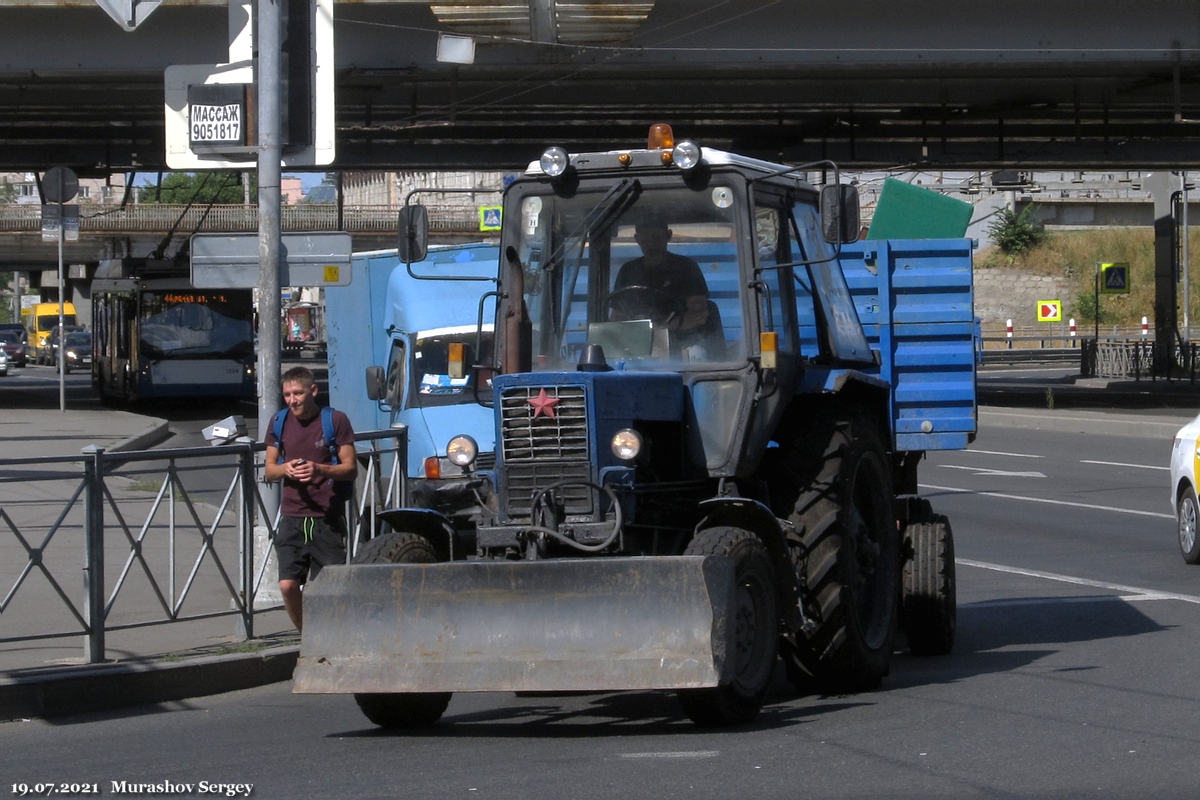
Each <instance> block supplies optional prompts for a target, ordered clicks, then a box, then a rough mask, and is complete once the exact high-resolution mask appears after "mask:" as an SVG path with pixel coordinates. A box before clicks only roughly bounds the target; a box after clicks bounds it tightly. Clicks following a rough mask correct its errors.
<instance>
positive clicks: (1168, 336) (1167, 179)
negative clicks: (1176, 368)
mask: <svg viewBox="0 0 1200 800" xmlns="http://www.w3.org/2000/svg"><path fill="white" fill-rule="evenodd" d="M1171 178H1172V175H1171V173H1170V172H1154V173H1152V174H1150V175H1148V176H1146V180H1145V182H1144V183H1143V185H1144V186H1145V187H1146V188H1147V189H1149V190H1150V193H1151V195H1152V196H1153V197H1154V344H1155V347H1154V365H1153V369H1154V374H1155V375H1169V374H1170V373H1171V367H1172V364H1173V363H1174V360H1175V332H1176V329H1177V328H1178V324H1177V322H1178V319H1177V312H1176V302H1175V252H1174V248H1173V246H1172V242H1173V240H1174V236H1173V233H1174V227H1175V220H1174V219H1173V218H1172V213H1171V206H1172V203H1171V192H1172V190H1173V188H1174V187H1173V186H1172V185H1171Z"/></svg>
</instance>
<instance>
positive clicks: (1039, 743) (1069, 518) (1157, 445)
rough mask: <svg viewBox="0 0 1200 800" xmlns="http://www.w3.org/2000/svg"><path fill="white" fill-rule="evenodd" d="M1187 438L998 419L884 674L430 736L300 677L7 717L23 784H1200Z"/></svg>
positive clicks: (751, 793) (540, 713)
mask: <svg viewBox="0 0 1200 800" xmlns="http://www.w3.org/2000/svg"><path fill="white" fill-rule="evenodd" d="M1169 447H1170V443H1169V441H1167V440H1165V439H1163V438H1157V439H1147V438H1135V437H1119V436H1097V435H1086V436H1082V435H1079V434H1066V433H1056V432H1052V431H1029V430H1018V429H1012V428H993V427H988V426H984V428H983V429H982V430H981V433H980V436H979V438H978V441H977V442H976V443H975V445H974V446H973V448H972V449H971V450H970V451H967V452H958V453H946V454H939V455H934V456H932V457H931V458H930V459H929V460H928V461H927V462H926V463H925V464H924V465H923V471H922V483H923V485H924V488H923V492H924V493H926V494H927V495H928V496H929V497H930V498H931V499H932V500H933V502H934V505H935V508H937V509H938V510H939V511H941V512H943V513H946V514H948V515H949V517H950V519H951V521H952V523H953V526H954V531H955V536H956V545H957V548H958V558H959V566H958V575H959V582H958V589H959V624H960V629H959V640H958V643H957V646H956V648H955V652H954V653H953V654H951V655H950V656H947V657H943V658H915V657H912V656H910V655H908V654H907V653H906V652H904V651H903V650H901V651H900V652H898V653H897V656H896V658H895V660H894V665H893V671H892V674H891V675H890V676H889V677H888V678H887V680H886V681H885V683H884V686H883V688H882V689H880V690H879V691H876V692H871V693H866V694H860V695H852V696H840V697H814V696H807V697H797V696H796V695H795V694H794V693H793V692H791V691H790V689H789V688H788V687H787V686H786V684H785V683H784V682H783V681H779V682H778V684H777V687H776V691H775V692H774V693H773V694H772V696H771V698H770V702H769V703H768V706H767V708H766V709H765V710H764V713H763V714H762V715H761V717H760V718H759V720H758V721H757V722H756V723H755V724H754V725H751V726H748V727H745V728H741V729H736V730H728V731H717V732H709V731H701V730H698V729H696V728H694V727H693V726H692V725H691V724H690V723H689V722H687V720H686V719H685V718H684V717H683V715H682V714H681V712H680V711H679V709H678V707H677V705H676V702H675V700H674V698H673V697H671V696H670V695H669V694H665V693H654V692H638V693H616V694H611V693H610V694H577V695H566V696H514V695H511V694H479V695H457V696H456V697H455V698H454V700H453V701H452V703H451V705H450V708H449V710H448V712H447V714H446V716H445V718H444V719H443V721H442V722H441V723H440V724H439V725H438V726H436V727H435V728H434V729H432V730H430V731H428V732H425V733H421V734H416V735H395V734H387V733H383V732H381V731H378V730H376V729H374V728H373V727H372V726H371V725H370V724H369V723H367V722H366V720H365V719H364V718H363V717H362V716H361V715H360V714H359V712H358V710H357V708H356V706H355V705H354V702H353V700H352V699H351V698H349V697H345V696H297V695H291V694H290V693H289V692H288V687H287V686H286V685H275V686H270V687H264V688H261V689H255V690H249V691H244V692H237V693H232V694H227V695H220V696H215V697H208V698H200V699H196V700H192V701H188V702H185V703H176V704H170V705H164V706H155V707H144V708H138V709H130V710H127V711H125V712H121V713H110V714H102V715H90V716H86V717H76V718H69V719H59V720H55V721H52V722H47V721H38V720H34V721H23V722H12V723H8V724H3V725H0V773H2V774H3V775H5V776H6V777H5V782H6V783H14V782H26V783H29V784H33V783H35V782H51V781H53V782H85V783H96V784H98V785H99V787H100V789H101V792H102V793H103V794H106V795H111V794H115V793H116V792H115V791H114V787H113V785H112V782H113V781H122V780H124V781H130V782H139V783H142V782H145V783H160V782H163V781H170V782H173V783H176V784H180V783H184V784H186V783H191V784H194V785H196V786H194V787H193V789H192V790H191V791H190V792H181V793H180V794H181V795H182V794H187V793H190V794H197V793H199V789H198V784H199V782H200V781H208V782H210V783H213V782H228V783H253V784H254V788H253V796H255V797H260V798H276V797H280V798H283V797H287V798H297V799H299V798H328V797H354V798H446V797H467V798H474V797H492V798H525V797H532V796H538V797H543V796H544V797H572V798H605V800H611V798H616V797H620V798H623V797H653V798H662V799H664V800H665V798H729V797H762V798H774V797H779V798H783V797H788V798H794V797H796V796H810V797H823V798H824V797H830V798H840V797H847V798H849V797H856V798H857V797H864V796H867V797H920V798H929V797H953V798H962V797H1055V798H1064V797H1158V798H1171V797H1193V796H1195V794H1196V791H1195V778H1194V773H1195V768H1194V766H1193V764H1194V760H1195V753H1196V751H1197V747H1198V745H1200V713H1198V712H1200V684H1198V682H1197V680H1196V674H1197V668H1196V663H1197V658H1196V645H1195V642H1196V641H1197V634H1198V633H1200V571H1197V570H1196V569H1195V568H1190V567H1187V566H1186V565H1184V563H1183V561H1182V559H1181V558H1180V556H1179V553H1178V549H1177V546H1176V544H1175V541H1174V527H1173V522H1172V519H1171V513H1170V509H1169V506H1168V504H1167V500H1166V497H1167V483H1168V480H1167V473H1166V471H1165V470H1163V469H1162V468H1163V467H1165V466H1166V464H1167V458H1168V452H1169Z"/></svg>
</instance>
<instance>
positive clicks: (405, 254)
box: [396, 206, 429, 264]
mask: <svg viewBox="0 0 1200 800" xmlns="http://www.w3.org/2000/svg"><path fill="white" fill-rule="evenodd" d="M399 229H400V239H399V241H398V242H397V243H396V251H397V253H398V254H399V256H400V260H401V261H403V262H404V263H405V264H413V263H416V262H417V261H424V260H425V256H426V255H427V254H428V253H429V210H428V209H427V208H425V206H405V207H404V208H402V209H400V224H399Z"/></svg>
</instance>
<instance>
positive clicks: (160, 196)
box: [142, 172, 258, 205]
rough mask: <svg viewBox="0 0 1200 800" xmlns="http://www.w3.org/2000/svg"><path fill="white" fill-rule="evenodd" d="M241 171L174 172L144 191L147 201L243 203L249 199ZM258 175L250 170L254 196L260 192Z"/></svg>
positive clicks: (167, 202)
mask: <svg viewBox="0 0 1200 800" xmlns="http://www.w3.org/2000/svg"><path fill="white" fill-rule="evenodd" d="M242 180H243V173H241V172H199V173H198V172H172V173H170V174H169V175H167V176H166V177H165V178H163V180H162V183H161V185H159V186H146V187H145V188H144V189H143V191H142V202H144V203H166V204H167V205H187V204H188V203H193V204H208V203H218V204H234V205H236V204H239V203H242V202H244V201H245V199H246V190H245V189H244V188H243V186H242ZM257 183H258V181H257V179H256V177H255V176H254V174H253V173H251V174H250V198H251V200H253V199H254V197H255V196H256V194H257V192H258V189H257Z"/></svg>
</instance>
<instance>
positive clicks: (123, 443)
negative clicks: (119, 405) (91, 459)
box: [105, 417, 171, 453]
mask: <svg viewBox="0 0 1200 800" xmlns="http://www.w3.org/2000/svg"><path fill="white" fill-rule="evenodd" d="M146 419H147V420H150V421H153V423H154V424H153V425H151V427H149V428H147V429H146V430H144V431H142V432H141V433H135V434H134V435H133V436H126V437H125V438H124V439H120V440H118V441H115V442H113V443H112V444H110V445H108V447H106V448H105V450H106V452H110V453H111V452H114V451H117V452H119V451H126V450H145V449H147V448H149V447H152V446H154V445H155V444H158V443H159V442H161V441H162V440H163V439H166V438H167V437H168V436H170V435H171V428H170V424H169V423H168V422H167V421H166V420H165V419H158V418H157V417H146Z"/></svg>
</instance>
